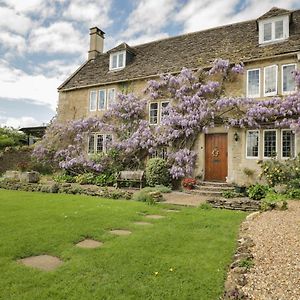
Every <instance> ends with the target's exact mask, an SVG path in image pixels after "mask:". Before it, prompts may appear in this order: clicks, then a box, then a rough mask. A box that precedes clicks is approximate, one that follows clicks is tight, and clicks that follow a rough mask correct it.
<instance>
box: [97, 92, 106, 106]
mask: <svg viewBox="0 0 300 300" xmlns="http://www.w3.org/2000/svg"><path fill="white" fill-rule="evenodd" d="M98 109H105V90H100V91H99V102H98Z"/></svg>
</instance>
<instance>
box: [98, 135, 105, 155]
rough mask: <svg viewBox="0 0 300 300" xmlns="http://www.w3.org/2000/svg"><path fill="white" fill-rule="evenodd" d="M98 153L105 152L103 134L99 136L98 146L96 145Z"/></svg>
mask: <svg viewBox="0 0 300 300" xmlns="http://www.w3.org/2000/svg"><path fill="white" fill-rule="evenodd" d="M96 146H97V147H96V152H97V153H98V152H103V150H104V147H103V134H97V145H96Z"/></svg>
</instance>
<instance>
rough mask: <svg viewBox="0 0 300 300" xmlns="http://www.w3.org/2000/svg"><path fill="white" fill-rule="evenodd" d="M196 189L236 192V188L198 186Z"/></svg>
mask: <svg viewBox="0 0 300 300" xmlns="http://www.w3.org/2000/svg"><path fill="white" fill-rule="evenodd" d="M195 188H196V189H197V190H201V191H220V192H224V191H234V187H232V186H216V185H197V186H196V187H195Z"/></svg>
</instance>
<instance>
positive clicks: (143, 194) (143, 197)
mask: <svg viewBox="0 0 300 300" xmlns="http://www.w3.org/2000/svg"><path fill="white" fill-rule="evenodd" d="M132 200H135V201H140V202H149V201H153V198H152V196H151V195H150V193H149V192H148V191H143V190H140V191H138V192H136V193H134V194H133V196H132Z"/></svg>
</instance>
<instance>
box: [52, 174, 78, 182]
mask: <svg viewBox="0 0 300 300" xmlns="http://www.w3.org/2000/svg"><path fill="white" fill-rule="evenodd" d="M53 180H54V181H56V182H59V183H64V182H67V183H73V182H75V177H74V176H71V175H67V174H62V175H56V176H53Z"/></svg>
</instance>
